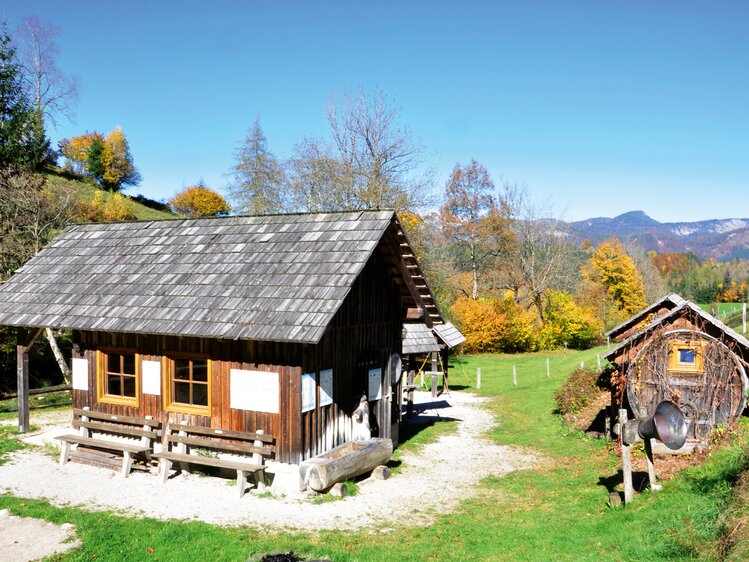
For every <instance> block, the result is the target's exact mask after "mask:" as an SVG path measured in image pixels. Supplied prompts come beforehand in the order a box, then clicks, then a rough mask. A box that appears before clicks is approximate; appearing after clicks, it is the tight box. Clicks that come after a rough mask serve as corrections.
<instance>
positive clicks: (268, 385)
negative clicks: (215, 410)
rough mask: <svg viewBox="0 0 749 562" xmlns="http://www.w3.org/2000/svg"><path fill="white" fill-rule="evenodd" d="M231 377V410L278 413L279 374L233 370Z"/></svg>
mask: <svg viewBox="0 0 749 562" xmlns="http://www.w3.org/2000/svg"><path fill="white" fill-rule="evenodd" d="M229 377H230V379H229V406H230V407H231V408H236V409H237V410H251V411H253V412H267V413H269V414H277V413H278V393H279V387H278V373H273V372H270V373H269V372H267V371H244V370H241V369H232V370H231V372H230V373H229Z"/></svg>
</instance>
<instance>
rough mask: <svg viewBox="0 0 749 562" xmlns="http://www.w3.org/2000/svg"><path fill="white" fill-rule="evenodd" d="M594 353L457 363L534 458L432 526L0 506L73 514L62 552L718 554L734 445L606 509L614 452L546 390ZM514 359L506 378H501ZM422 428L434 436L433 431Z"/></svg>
mask: <svg viewBox="0 0 749 562" xmlns="http://www.w3.org/2000/svg"><path fill="white" fill-rule="evenodd" d="M600 351H601V350H592V351H587V352H582V353H572V352H570V353H568V354H563V353H554V354H545V355H544V354H530V355H524V356H488V355H485V356H474V357H466V358H465V359H464V360H462V361H460V362H459V363H458V364H456V367H455V369H454V370H453V376H452V383H453V385H454V386H459V385H465V384H467V382H468V380H469V379H470V380H471V381H473V380H474V379H475V375H474V373H475V370H476V368H477V367H481V369H482V385H483V387H482V389H481V392H482V393H483V394H486V395H487V396H491V397H494V398H493V400H492V401H491V402H490V406H489V407H490V408H491V409H492V410H493V411H494V412H495V413H496V414H497V416H498V421H499V426H498V427H497V428H496V429H495V430H494V431H493V432H492V435H491V438H492V439H494V440H496V441H497V442H498V443H501V444H507V445H515V446H520V447H523V448H528V449H529V450H533V451H536V452H537V453H538V454H539V455H540V456H541V457H543V461H542V462H541V463H540V464H539V466H538V467H537V468H536V469H535V470H528V471H518V472H515V473H512V474H510V475H507V476H504V477H501V478H488V479H486V480H485V481H484V482H482V483H481V484H480V485H479V486H478V488H477V495H476V497H474V498H472V499H470V500H466V501H464V502H463V503H462V504H461V505H460V507H459V508H458V510H457V511H456V512H454V513H448V514H440V515H438V516H437V520H436V523H435V524H434V525H433V526H432V527H424V526H422V525H420V524H419V520H420V516H419V512H418V507H419V506H416V505H413V506H403V515H402V517H401V519H400V520H399V521H388V522H385V523H383V526H384V527H389V528H392V529H394V530H393V531H392V532H387V533H374V534H372V533H369V532H361V533H353V532H320V533H313V534H293V533H280V534H269V533H267V532H261V531H254V530H251V529H222V528H219V527H213V526H210V525H204V524H199V523H176V522H160V521H153V520H150V519H134V518H124V517H120V516H116V515H112V514H101V513H88V512H85V511H80V510H76V509H71V508H62V509H59V508H54V507H51V506H50V505H49V504H47V503H46V502H44V501H36V500H33V501H32V500H27V499H22V498H14V497H12V496H0V508H9V509H11V511H13V512H14V513H18V514H22V515H33V516H37V517H43V518H45V519H48V520H50V521H54V522H65V521H70V522H72V523H74V524H75V525H76V526H77V528H78V532H79V535H80V536H81V538H82V539H83V545H82V547H81V548H80V549H78V550H77V551H76V552H75V553H72V554H70V555H67V556H66V557H64V558H63V559H65V560H84V559H86V560H89V559H92V558H94V557H96V558H97V559H98V560H141V559H143V558H146V557H148V555H149V554H150V552H149V551H148V549H149V548H150V549H153V555H154V556H155V557H156V558H157V559H168V560H192V559H197V558H201V555H202V557H205V558H209V559H212V560H246V559H247V558H248V557H251V556H253V555H256V554H257V553H260V552H281V551H284V552H287V551H289V550H293V551H294V552H296V553H298V554H300V555H302V556H305V557H307V558H312V557H328V558H330V559H331V560H336V561H339V560H343V561H347V560H362V561H365V560H366V561H380V560H382V561H391V560H426V559H430V560H551V559H553V560H674V559H678V560H690V559H694V560H698V559H699V560H705V559H717V557H718V551H717V549H716V544H718V541H719V540H720V539H721V537H722V533H723V529H722V519H721V514H722V513H723V512H724V511H725V510H726V508H727V506H728V505H730V502H731V489H730V482H731V481H732V479H733V478H735V477H736V475H737V474H738V472H739V471H740V469H742V468H743V467H744V465H745V464H746V461H745V458H744V454H743V450H742V448H741V447H739V446H730V447H727V448H725V449H723V450H722V451H721V452H720V453H719V454H716V455H714V456H713V457H712V458H710V459H708V461H707V462H706V463H705V464H704V465H703V466H700V467H697V468H695V469H691V470H690V471H687V472H686V473H685V474H683V475H682V476H681V477H679V478H677V479H675V480H673V481H671V482H668V483H666V485H665V489H664V491H662V492H660V493H658V494H650V493H643V494H639V495H638V496H637V497H636V499H635V501H634V502H633V503H632V504H630V506H628V507H627V508H618V509H612V508H608V507H607V492H608V490H607V488H606V487H605V486H603V485H602V484H603V483H604V482H606V481H607V480H611V481H614V480H616V481H619V477H618V476H617V465H618V458H617V456H616V455H615V454H614V452H613V451H612V450H611V448H610V447H609V446H608V445H607V444H606V443H605V442H603V441H600V440H592V439H589V438H587V437H584V436H582V435H580V434H579V433H575V432H568V430H566V429H565V428H564V427H562V425H561V424H560V421H559V418H558V417H557V416H555V415H554V414H553V409H554V404H553V399H552V393H553V390H554V389H555V388H556V387H558V386H559V385H560V384H561V383H562V381H563V379H564V377H565V376H566V374H567V373H569V372H570V371H571V370H572V369H573V368H575V367H576V366H577V365H579V363H580V361H581V360H583V361H585V362H586V364H588V365H590V364H595V357H596V353H597V352H600ZM547 357H549V358H550V360H551V367H552V376H551V378H549V379H547V378H546V368H545V365H546V358H547ZM513 364H515V365H516V367H517V372H518V380H519V384H518V386H517V387H515V386H513V385H512V365H513ZM427 431H434V432H435V433H434V435H436V434H438V433H440V432H441V428H439V427H437V426H433V427H432V428H430V429H428V430H427ZM419 437H420V438H419V440H423V439H424V437H428V435H425V434H422V435H420V436H419ZM411 446H413V443H412V444H411ZM470 468H471V467H469V466H467V467H466V470H470ZM656 469H657V465H656ZM396 477H397V476H396ZM363 508H364V509H365V508H366V506H363ZM301 509H303V507H301Z"/></svg>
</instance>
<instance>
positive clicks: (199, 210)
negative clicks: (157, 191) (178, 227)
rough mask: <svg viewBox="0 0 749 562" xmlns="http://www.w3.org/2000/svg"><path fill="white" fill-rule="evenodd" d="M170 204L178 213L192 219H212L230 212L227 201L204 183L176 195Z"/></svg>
mask: <svg viewBox="0 0 749 562" xmlns="http://www.w3.org/2000/svg"><path fill="white" fill-rule="evenodd" d="M169 204H170V205H171V206H172V208H173V209H174V210H175V211H176V212H178V213H181V214H183V215H188V216H190V217H212V216H216V215H225V214H227V213H228V212H229V204H228V203H227V202H226V200H225V199H224V198H223V197H222V196H221V195H220V194H218V193H216V192H215V191H214V190H212V189H211V188H210V187H207V186H206V185H205V184H204V183H203V182H202V181H200V182H199V183H198V185H193V186H191V187H188V188H187V189H185V190H183V191H181V192H180V193H178V194H177V195H175V196H174V197H173V198H172V199H171V201H169Z"/></svg>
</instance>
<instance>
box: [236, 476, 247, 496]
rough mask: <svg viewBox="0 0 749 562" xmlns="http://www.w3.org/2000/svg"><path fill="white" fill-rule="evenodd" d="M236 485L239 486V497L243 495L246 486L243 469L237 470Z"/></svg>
mask: <svg viewBox="0 0 749 562" xmlns="http://www.w3.org/2000/svg"><path fill="white" fill-rule="evenodd" d="M237 487H238V488H239V497H240V498H243V497H244V491H245V489H246V488H247V473H246V472H245V471H244V470H237Z"/></svg>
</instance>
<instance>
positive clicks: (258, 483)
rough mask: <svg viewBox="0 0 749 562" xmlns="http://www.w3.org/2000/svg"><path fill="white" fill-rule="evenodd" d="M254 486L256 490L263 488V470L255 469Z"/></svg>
mask: <svg viewBox="0 0 749 562" xmlns="http://www.w3.org/2000/svg"><path fill="white" fill-rule="evenodd" d="M255 487H256V488H257V489H258V490H265V471H264V470H256V471H255Z"/></svg>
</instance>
